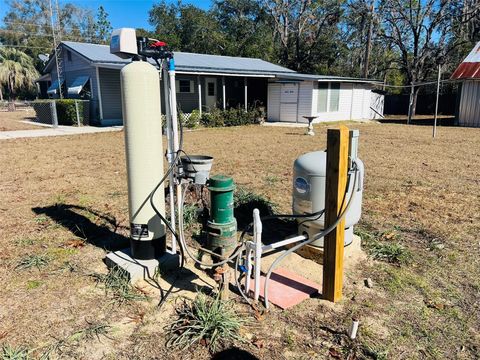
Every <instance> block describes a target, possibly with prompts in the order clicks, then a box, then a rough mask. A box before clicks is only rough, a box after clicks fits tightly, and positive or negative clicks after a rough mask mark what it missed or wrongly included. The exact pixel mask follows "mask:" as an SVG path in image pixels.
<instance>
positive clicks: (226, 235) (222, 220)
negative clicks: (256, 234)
mask: <svg viewBox="0 0 480 360" xmlns="http://www.w3.org/2000/svg"><path fill="white" fill-rule="evenodd" d="M208 190H209V191H210V217H209V219H208V222H207V234H208V237H207V244H208V247H209V249H210V250H212V251H214V252H215V253H217V254H218V255H219V256H220V257H226V256H228V255H229V254H230V252H231V251H232V250H234V249H235V247H236V245H237V220H236V219H235V217H234V216H233V191H234V190H235V184H234V182H233V178H231V177H230V176H225V175H214V176H212V177H211V178H210V180H209V182H208Z"/></svg>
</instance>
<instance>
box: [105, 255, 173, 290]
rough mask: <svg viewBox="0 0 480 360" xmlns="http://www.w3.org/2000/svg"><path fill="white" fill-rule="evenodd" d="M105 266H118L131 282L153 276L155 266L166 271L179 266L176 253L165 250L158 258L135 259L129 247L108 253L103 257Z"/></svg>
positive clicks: (155, 269)
mask: <svg viewBox="0 0 480 360" xmlns="http://www.w3.org/2000/svg"><path fill="white" fill-rule="evenodd" d="M104 262H105V264H106V265H107V268H109V269H111V268H113V267H115V266H116V267H118V268H120V269H122V270H123V271H125V273H126V274H127V275H128V277H129V279H130V281H131V282H132V283H134V282H136V281H138V280H148V279H151V278H153V277H154V276H155V272H156V271H157V268H160V270H161V271H162V272H163V271H168V270H172V269H176V268H178V267H179V266H180V257H179V255H178V254H171V253H169V252H166V253H165V254H163V255H162V256H161V257H160V258H159V259H153V260H137V259H134V258H132V256H131V253H130V249H123V250H118V251H114V252H111V253H108V255H107V256H106V257H105V259H104Z"/></svg>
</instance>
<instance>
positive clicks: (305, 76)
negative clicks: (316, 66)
mask: <svg viewBox="0 0 480 360" xmlns="http://www.w3.org/2000/svg"><path fill="white" fill-rule="evenodd" d="M277 78H278V80H279V81H282V80H311V81H318V82H322V81H335V80H337V81H343V82H358V83H371V84H382V81H381V80H375V79H361V78H353V77H344V76H329V75H313V74H299V73H292V74H281V75H278V76H277Z"/></svg>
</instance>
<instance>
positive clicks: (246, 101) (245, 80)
mask: <svg viewBox="0 0 480 360" xmlns="http://www.w3.org/2000/svg"><path fill="white" fill-rule="evenodd" d="M243 84H244V86H245V111H248V89H247V77H246V76H245V77H244V78H243Z"/></svg>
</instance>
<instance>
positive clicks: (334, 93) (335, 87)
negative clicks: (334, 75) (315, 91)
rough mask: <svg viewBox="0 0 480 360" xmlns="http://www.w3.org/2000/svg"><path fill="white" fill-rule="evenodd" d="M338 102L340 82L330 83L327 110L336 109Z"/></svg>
mask: <svg viewBox="0 0 480 360" xmlns="http://www.w3.org/2000/svg"><path fill="white" fill-rule="evenodd" d="M339 103H340V83H330V102H329V106H328V111H338V105H339Z"/></svg>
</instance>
